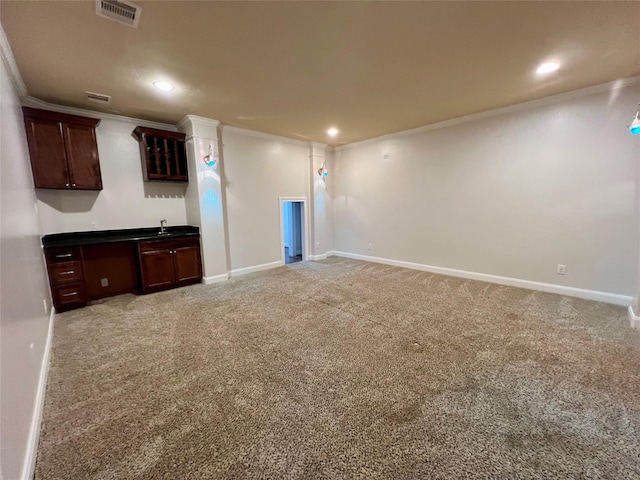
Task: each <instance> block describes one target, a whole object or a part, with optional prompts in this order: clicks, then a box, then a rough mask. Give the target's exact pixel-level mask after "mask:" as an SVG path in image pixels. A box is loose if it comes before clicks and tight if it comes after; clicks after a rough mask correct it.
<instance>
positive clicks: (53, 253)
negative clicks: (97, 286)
mask: <svg viewBox="0 0 640 480" xmlns="http://www.w3.org/2000/svg"><path fill="white" fill-rule="evenodd" d="M45 256H46V259H47V270H48V272H49V283H50V284H51V295H52V297H53V306H54V307H56V311H58V312H63V311H65V310H71V309H72V308H78V307H84V306H85V305H86V304H87V293H86V289H85V286H84V271H83V267H82V249H81V248H80V247H56V248H49V249H46V250H45Z"/></svg>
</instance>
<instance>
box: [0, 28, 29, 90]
mask: <svg viewBox="0 0 640 480" xmlns="http://www.w3.org/2000/svg"><path fill="white" fill-rule="evenodd" d="M0 58H2V63H3V64H4V66H5V67H6V69H7V72H8V73H9V78H10V79H11V83H13V86H14V87H15V89H16V91H17V92H18V96H19V97H20V99H21V100H22V99H23V98H25V97H27V95H29V93H28V92H27V86H26V85H25V84H24V80H22V75H20V70H18V64H17V63H16V59H15V58H14V56H13V52H12V51H11V45H10V44H9V39H8V38H7V35H6V34H5V33H4V28H3V27H2V24H0Z"/></svg>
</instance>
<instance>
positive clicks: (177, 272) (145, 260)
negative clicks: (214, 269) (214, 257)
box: [139, 238, 202, 293]
mask: <svg viewBox="0 0 640 480" xmlns="http://www.w3.org/2000/svg"><path fill="white" fill-rule="evenodd" d="M139 249H140V290H141V291H142V292H143V293H147V292H154V291H157V290H164V289H166V288H173V287H179V286H182V285H189V284H192V283H198V282H200V280H201V278H202V266H201V265H202V264H201V261H200V244H199V242H198V239H197V238H195V239H194V238H184V239H172V240H149V241H143V242H140V244H139Z"/></svg>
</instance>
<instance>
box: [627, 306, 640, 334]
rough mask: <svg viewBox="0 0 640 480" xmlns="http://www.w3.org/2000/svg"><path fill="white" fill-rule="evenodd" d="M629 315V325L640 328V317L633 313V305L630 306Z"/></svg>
mask: <svg viewBox="0 0 640 480" xmlns="http://www.w3.org/2000/svg"><path fill="white" fill-rule="evenodd" d="M627 312H628V314H629V315H628V317H629V325H630V326H631V328H637V329H639V330H640V317H636V314H635V313H633V307H631V306H629V310H627Z"/></svg>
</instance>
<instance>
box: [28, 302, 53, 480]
mask: <svg viewBox="0 0 640 480" xmlns="http://www.w3.org/2000/svg"><path fill="white" fill-rule="evenodd" d="M55 314H56V309H55V308H54V307H51V315H50V316H49V330H48V331H47V340H46V342H45V345H44V352H43V354H42V363H41V365H40V378H39V379H38V390H37V391H36V401H35V403H34V408H33V416H32V417H31V427H30V428H29V439H28V440H27V451H26V453H25V456H24V464H23V466H22V475H21V476H20V478H21V479H22V480H31V479H32V478H33V477H34V475H35V471H36V457H37V455H38V440H39V439H40V427H41V425H42V411H43V410H44V397H45V394H46V392H47V378H48V376H49V363H50V360H51V343H52V341H53V320H54V317H55Z"/></svg>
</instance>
